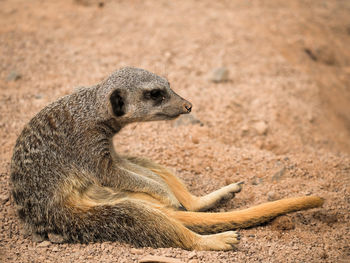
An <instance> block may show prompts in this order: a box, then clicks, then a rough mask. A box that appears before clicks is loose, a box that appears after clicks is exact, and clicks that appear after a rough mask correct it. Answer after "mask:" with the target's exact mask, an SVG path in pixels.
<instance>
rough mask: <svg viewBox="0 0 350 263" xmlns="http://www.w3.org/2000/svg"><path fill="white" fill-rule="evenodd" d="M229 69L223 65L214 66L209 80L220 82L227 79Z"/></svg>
mask: <svg viewBox="0 0 350 263" xmlns="http://www.w3.org/2000/svg"><path fill="white" fill-rule="evenodd" d="M228 75H229V71H228V69H227V68H225V67H220V68H216V69H214V70H213V72H212V73H211V75H210V81H212V82H214V83H220V82H225V81H228Z"/></svg>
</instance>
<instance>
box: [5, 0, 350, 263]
mask: <svg viewBox="0 0 350 263" xmlns="http://www.w3.org/2000/svg"><path fill="white" fill-rule="evenodd" d="M349 14H350V2H349V1H340V0H339V1H335V0H334V1H331V0H329V1H312V0H309V1H283V0H281V1H273V0H269V1H240V0H234V1H206V0H205V1H194V0H193V1H156V0H154V1H117V0H115V1H114V0H101V1H88V0H80V1H73V0H65V1H44V0H42V1H38V0H35V1H34V0H33V1H25V0H1V1H0V92H1V93H0V202H1V208H0V261H1V260H2V262H138V261H140V260H141V261H142V259H143V258H144V257H145V256H147V255H158V256H160V255H161V256H165V257H168V258H169V260H170V259H172V260H173V261H174V262H175V261H176V260H177V262H191V263H196V262H349V261H350V245H349V244H350V238H349V234H350V233H349V232H350V224H349V222H350V221H349V220H350V214H349V210H350V156H349V153H350V90H349V88H350V49H349V46H350V15H349ZM126 65H131V66H137V67H141V68H145V69H148V70H150V71H153V72H156V73H158V74H160V75H163V76H166V77H167V78H168V79H169V81H170V82H171V85H172V88H173V89H174V90H175V91H176V92H178V93H179V94H180V95H182V96H183V97H185V98H186V99H188V100H190V101H191V102H192V103H193V105H194V107H193V115H192V116H193V118H182V119H179V120H175V121H172V122H158V123H145V124H137V125H131V126H128V127H127V128H125V129H124V130H123V131H122V132H121V133H120V134H118V135H117V136H116V138H115V146H116V149H117V151H119V152H121V153H128V154H134V155H142V156H146V157H148V158H151V159H154V160H156V161H158V162H160V163H162V164H164V165H167V166H169V167H170V168H171V169H173V170H174V171H176V172H177V174H178V175H179V177H181V178H182V179H183V180H184V181H185V182H186V183H187V184H188V186H189V189H190V190H191V191H192V192H193V193H195V194H198V195H201V194H204V193H208V192H209V191H212V190H215V189H217V188H218V187H221V186H224V185H226V184H228V183H230V182H235V181H241V180H244V181H245V182H246V184H245V186H244V189H243V191H242V192H241V193H240V194H238V195H237V196H236V197H235V198H234V199H233V200H232V201H230V202H228V203H227V204H226V205H225V206H223V207H220V208H217V209H216V210H217V211H224V210H230V209H240V208H246V207H249V206H252V205H255V204H259V203H262V202H266V201H268V200H273V199H278V198H284V197H292V196H302V195H310V194H314V195H319V196H322V197H324V198H325V199H326V203H325V205H324V207H323V208H321V209H314V210H311V211H305V212H298V213H294V214H290V215H288V216H284V217H281V218H279V219H277V220H275V221H273V222H271V223H269V224H266V225H263V226H259V227H255V228H251V229H247V230H241V231H240V232H241V234H242V235H243V237H242V240H241V243H240V244H239V245H237V248H236V249H235V250H234V251H232V252H205V251H201V252H200V251H194V252H190V251H184V250H181V249H175V248H171V249H165V248H164V249H151V248H142V249H136V248H133V247H131V246H129V245H125V244H119V243H110V242H106V243H98V244H88V245H82V244H52V243H50V242H49V241H43V242H35V241H33V240H32V238H31V237H30V236H28V234H27V233H26V232H25V231H24V230H23V228H22V226H21V224H20V222H19V220H18V218H17V216H16V213H15V210H14V207H13V205H12V200H11V198H9V189H10V186H9V165H10V158H11V155H12V148H13V146H14V143H15V140H16V137H17V136H18V134H19V133H20V131H21V129H22V127H23V126H24V124H25V123H26V122H28V121H29V120H30V118H31V117H32V116H33V115H34V114H35V113H36V112H38V111H39V110H40V109H41V108H43V107H44V106H45V105H47V104H48V103H50V102H51V101H53V100H55V99H57V98H59V97H61V96H63V95H65V94H69V93H71V92H72V91H73V90H74V89H75V88H76V87H78V86H84V85H92V84H95V83H97V82H99V81H100V80H102V79H104V78H105V77H106V76H107V75H109V74H110V73H111V72H112V71H114V70H115V69H117V68H120V67H122V66H126ZM220 67H224V68H225V69H227V70H228V71H229V77H228V80H227V81H225V82H220V83H213V82H211V81H210V80H209V78H210V76H211V74H212V71H213V70H215V69H217V68H220ZM196 120H199V121H200V123H198V121H196Z"/></svg>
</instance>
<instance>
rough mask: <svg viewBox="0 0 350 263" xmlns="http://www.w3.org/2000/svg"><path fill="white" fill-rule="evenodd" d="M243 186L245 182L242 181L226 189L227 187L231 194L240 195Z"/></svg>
mask: <svg viewBox="0 0 350 263" xmlns="http://www.w3.org/2000/svg"><path fill="white" fill-rule="evenodd" d="M243 184H244V181H240V182H238V183H233V184H229V185H227V186H225V187H227V188H228V191H230V192H231V193H239V192H240V191H241V190H242V185H243Z"/></svg>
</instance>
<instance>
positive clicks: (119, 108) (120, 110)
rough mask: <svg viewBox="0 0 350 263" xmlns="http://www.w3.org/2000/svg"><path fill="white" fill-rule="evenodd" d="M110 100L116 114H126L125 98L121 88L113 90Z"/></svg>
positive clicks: (118, 115)
mask: <svg viewBox="0 0 350 263" xmlns="http://www.w3.org/2000/svg"><path fill="white" fill-rule="evenodd" d="M109 100H110V102H111V105H112V109H113V113H114V115H115V116H117V117H120V116H123V115H124V114H125V103H124V99H123V97H122V96H121V92H120V90H115V91H113V92H112V94H111V96H110V97H109Z"/></svg>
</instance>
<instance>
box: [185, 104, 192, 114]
mask: <svg viewBox="0 0 350 263" xmlns="http://www.w3.org/2000/svg"><path fill="white" fill-rule="evenodd" d="M183 107H184V108H185V113H190V112H191V110H192V104H191V102H188V101H186V102H185V103H184V104H183Z"/></svg>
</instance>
